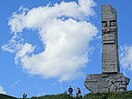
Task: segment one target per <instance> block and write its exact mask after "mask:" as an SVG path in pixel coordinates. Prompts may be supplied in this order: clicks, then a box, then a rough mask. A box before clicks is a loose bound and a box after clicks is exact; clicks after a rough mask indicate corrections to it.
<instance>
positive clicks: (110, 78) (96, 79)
mask: <svg viewBox="0 0 132 99" xmlns="http://www.w3.org/2000/svg"><path fill="white" fill-rule="evenodd" d="M129 81H130V79H129V78H127V77H125V76H124V75H123V74H122V73H119V74H92V75H88V76H87V78H86V80H85V82H84V85H85V87H86V88H87V89H89V90H90V91H91V92H92V93H103V92H123V91H126V90H127V85H128V83H129Z"/></svg>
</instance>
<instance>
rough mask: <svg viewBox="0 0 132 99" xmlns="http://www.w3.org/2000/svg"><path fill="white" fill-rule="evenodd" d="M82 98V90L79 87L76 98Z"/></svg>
mask: <svg viewBox="0 0 132 99" xmlns="http://www.w3.org/2000/svg"><path fill="white" fill-rule="evenodd" d="M80 96H81V89H80V88H79V87H77V89H76V97H80Z"/></svg>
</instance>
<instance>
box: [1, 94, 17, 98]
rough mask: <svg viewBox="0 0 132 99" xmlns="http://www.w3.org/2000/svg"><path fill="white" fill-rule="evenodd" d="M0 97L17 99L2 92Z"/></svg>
mask: <svg viewBox="0 0 132 99" xmlns="http://www.w3.org/2000/svg"><path fill="white" fill-rule="evenodd" d="M0 99H17V98H15V97H11V96H7V95H4V94H0Z"/></svg>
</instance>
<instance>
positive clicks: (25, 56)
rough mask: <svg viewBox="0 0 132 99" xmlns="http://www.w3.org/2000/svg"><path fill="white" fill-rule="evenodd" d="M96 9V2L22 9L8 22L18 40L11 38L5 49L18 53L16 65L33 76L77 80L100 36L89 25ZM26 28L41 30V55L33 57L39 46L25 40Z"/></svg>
mask: <svg viewBox="0 0 132 99" xmlns="http://www.w3.org/2000/svg"><path fill="white" fill-rule="evenodd" d="M94 6H95V3H94V2H93V0H79V1H78V2H64V1H63V2H61V3H60V4H57V3H56V4H54V5H52V6H51V5H47V6H40V7H37V8H32V9H30V10H29V9H26V8H23V7H20V9H19V11H18V12H19V13H13V15H12V17H11V18H10V20H9V26H10V29H11V31H12V32H13V38H15V39H13V38H11V40H9V42H8V43H7V44H5V45H3V46H2V49H3V50H5V51H9V52H15V53H16V56H15V62H16V63H17V64H21V66H22V67H23V68H24V69H25V70H27V71H28V72H29V73H31V74H35V75H41V76H43V77H44V78H51V77H52V78H58V79H59V80H60V81H64V80H69V79H74V78H76V77H78V76H80V75H82V74H83V72H82V71H81V69H82V68H83V67H85V64H87V63H88V62H89V58H88V55H89V53H90V52H91V47H90V42H91V41H92V40H93V39H94V37H95V36H96V35H97V29H96V27H95V26H94V24H92V23H91V22H90V16H93V15H94V14H95V13H94V10H93V7H94ZM24 29H32V30H37V31H38V34H39V38H40V40H41V42H42V43H43V48H44V49H43V51H42V52H40V53H38V54H34V51H35V46H39V45H33V44H31V43H29V42H25V41H24V38H22V37H21V35H22V34H23V33H24V32H23V30H24ZM27 35H28V34H27ZM18 37H19V39H16V38H18Z"/></svg>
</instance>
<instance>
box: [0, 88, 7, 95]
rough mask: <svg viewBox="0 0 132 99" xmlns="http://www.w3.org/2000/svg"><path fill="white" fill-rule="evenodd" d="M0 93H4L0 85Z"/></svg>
mask: <svg viewBox="0 0 132 99" xmlns="http://www.w3.org/2000/svg"><path fill="white" fill-rule="evenodd" d="M0 93H2V94H6V92H5V91H4V89H3V87H2V86H0Z"/></svg>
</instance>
